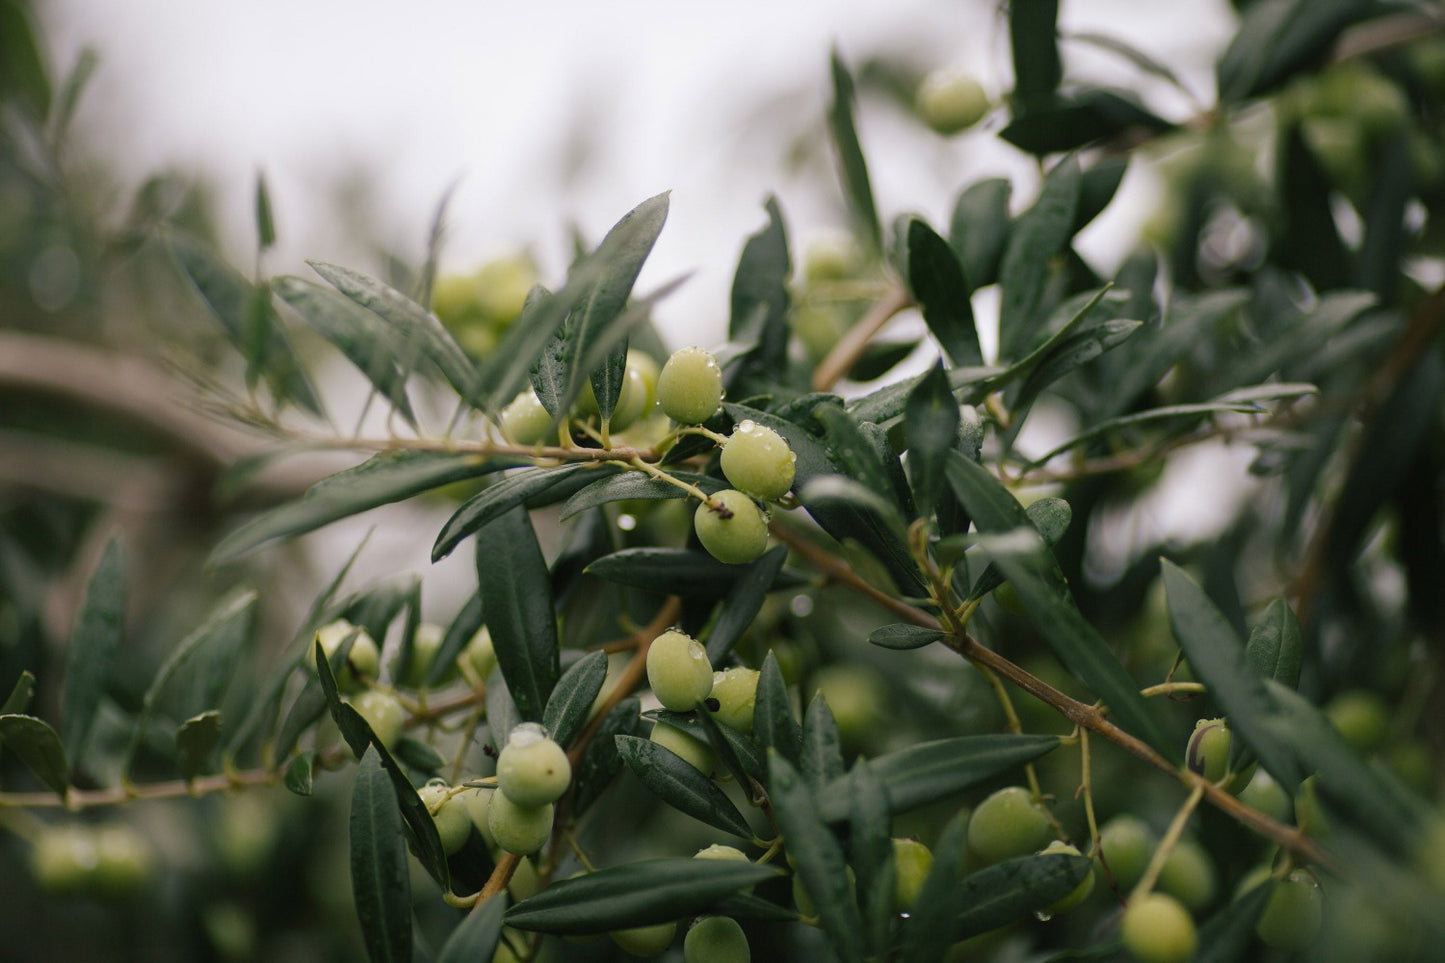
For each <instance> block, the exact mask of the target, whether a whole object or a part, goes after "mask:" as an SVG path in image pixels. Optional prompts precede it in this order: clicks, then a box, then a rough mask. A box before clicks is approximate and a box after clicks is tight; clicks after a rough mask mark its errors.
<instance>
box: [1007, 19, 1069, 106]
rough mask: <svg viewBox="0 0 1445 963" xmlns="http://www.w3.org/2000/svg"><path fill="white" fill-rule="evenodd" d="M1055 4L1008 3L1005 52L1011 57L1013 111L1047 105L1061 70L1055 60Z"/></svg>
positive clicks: (1059, 77)
mask: <svg viewBox="0 0 1445 963" xmlns="http://www.w3.org/2000/svg"><path fill="white" fill-rule="evenodd" d="M1058 16H1059V3H1058V0H1012V2H1010V3H1009V7H1008V32H1009V48H1010V51H1011V52H1012V54H1013V68H1014V92H1013V98H1014V103H1015V110H1023V111H1028V110H1031V109H1033V107H1034V106H1035V105H1036V104H1038V103H1039V102H1041V101H1047V100H1048V99H1049V98H1050V96H1051V95H1052V94H1053V92H1054V91H1055V90H1057V89H1058V86H1059V81H1060V80H1062V79H1063V76H1064V68H1063V64H1062V62H1061V61H1060V60H1059V38H1058V27H1057V21H1058Z"/></svg>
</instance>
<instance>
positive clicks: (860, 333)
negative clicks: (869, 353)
mask: <svg viewBox="0 0 1445 963" xmlns="http://www.w3.org/2000/svg"><path fill="white" fill-rule="evenodd" d="M912 303H913V299H912V298H911V297H909V295H908V292H907V291H906V290H904V288H903V285H901V284H895V285H893V286H892V287H890V288H889V290H888V293H887V294H885V295H883V297H881V298H879V299H878V300H877V301H875V302H874V303H873V306H872V307H870V308H869V309H868V313H867V314H865V315H863V317H861V318H859V319H858V323H857V324H855V325H853V327H851V328H849V329H848V331H847V333H846V334H844V335H843V337H841V338H839V339H838V343H837V344H835V345H833V350H831V351H829V352H828V355H827V357H825V358H824V359H823V360H822V361H821V362H820V363H819V364H818V367H817V369H816V370H814V372H813V390H814V391H827V390H829V389H830V388H832V387H833V386H834V385H835V384H837V383H838V382H839V380H841V379H842V377H843V375H845V374H847V373H848V369H850V368H852V367H853V365H854V364H856V363H857V361H858V359H859V358H860V357H862V356H863V351H864V350H865V349H866V348H867V347H868V342H869V341H872V340H873V336H874V335H876V334H877V333H878V332H879V331H881V330H882V329H883V326H884V325H885V324H887V323H888V322H889V321H890V320H892V318H893V316H894V315H896V314H897V313H898V312H900V311H902V310H903V309H904V308H906V307H908V306H909V305H910V304H912Z"/></svg>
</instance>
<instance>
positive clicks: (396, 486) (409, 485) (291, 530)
mask: <svg viewBox="0 0 1445 963" xmlns="http://www.w3.org/2000/svg"><path fill="white" fill-rule="evenodd" d="M517 464H519V462H518V461H516V460H513V459H502V458H486V457H484V456H481V455H448V454H441V453H437V452H422V451H398V452H383V453H382V454H379V455H375V456H373V457H372V458H370V459H368V460H367V461H365V462H363V463H362V464H360V465H358V466H356V467H355V468H348V469H347V470H345V471H343V472H338V473H337V474H335V475H332V476H331V477H330V478H326V479H323V480H321V481H319V482H317V483H316V484H315V485H312V486H311V487H310V488H309V489H307V490H306V494H305V495H303V496H301V498H300V499H299V500H297V501H294V502H289V503H287V504H285V505H282V506H281V507H280V508H277V509H274V510H273V511H270V512H267V513H266V514H265V515H262V516H261V517H260V518H257V519H255V520H254V521H251V522H248V523H247V524H245V525H243V526H242V527H241V528H239V529H237V530H236V531H234V532H232V533H231V534H230V535H228V536H227V537H226V538H225V539H224V540H222V542H221V544H220V545H218V546H217V547H216V550H215V551H214V552H212V553H211V559H210V563H211V564H212V565H222V564H225V563H226V562H233V561H235V560H236V559H238V558H240V557H241V556H243V555H245V554H246V553H248V552H250V551H252V550H253V549H255V548H256V547H258V546H260V545H262V544H264V543H266V542H268V541H270V540H271V539H273V538H286V537H290V536H293V535H304V534H305V533H307V532H311V531H315V530H316V529H318V528H320V527H322V526H323V525H329V524H331V523H332V522H335V521H339V520H340V519H343V518H349V517H351V516H352V515H357V514H360V513H361V512H364V511H367V510H368V509H372V508H376V507H378V506H380V505H389V504H391V503H392V502H399V501H401V500H403V499H405V498H410V497H411V496H412V495H419V494H421V493H422V492H425V491H430V490H432V489H433V488H440V487H441V486H443V485H449V484H451V483H452V482H456V481H463V480H465V479H468V478H476V477H478V476H479V475H485V474H487V473H488V472H494V471H500V470H501V469H503V468H511V467H512V466H514V465H517Z"/></svg>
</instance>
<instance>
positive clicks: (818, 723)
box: [798, 692, 843, 795]
mask: <svg viewBox="0 0 1445 963" xmlns="http://www.w3.org/2000/svg"><path fill="white" fill-rule="evenodd" d="M798 764H799V766H800V768H801V770H802V775H803V781H804V782H806V783H807V784H808V788H809V789H811V790H812V791H813V793H814V794H815V795H821V794H822V792H823V790H824V789H825V788H826V787H827V785H828V784H829V783H830V782H832V781H833V780H835V779H842V778H843V749H842V745H841V740H840V739H839V738H838V723H837V722H836V721H835V720H834V719H833V710H831V709H829V708H828V700H827V699H826V698H824V697H823V693H821V692H819V693H817V694H816V695H814V696H813V701H811V702H809V703H808V711H807V712H805V713H804V714H803V748H802V750H801V752H800V753H799V755H798Z"/></svg>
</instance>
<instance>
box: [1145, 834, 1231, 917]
mask: <svg viewBox="0 0 1445 963" xmlns="http://www.w3.org/2000/svg"><path fill="white" fill-rule="evenodd" d="M1159 888H1160V889H1161V890H1163V891H1164V892H1166V893H1168V894H1169V895H1170V896H1173V897H1174V898H1176V899H1177V900H1179V902H1181V903H1183V904H1184V906H1185V908H1186V909H1188V910H1189V911H1190V912H1194V913H1197V912H1199V911H1200V910H1202V909H1204V908H1205V907H1206V906H1208V905H1209V904H1210V903H1212V902H1214V894H1215V892H1216V891H1217V890H1218V888H1219V879H1218V875H1217V874H1216V873H1215V871H1214V861H1213V860H1212V859H1210V858H1209V854H1208V853H1207V852H1205V851H1204V847H1203V846H1200V845H1199V843H1198V842H1196V841H1195V840H1193V839H1181V840H1179V842H1178V843H1176V844H1175V846H1174V848H1173V849H1171V850H1170V851H1169V855H1168V856H1166V857H1164V865H1163V867H1162V868H1161V869H1160V871H1159Z"/></svg>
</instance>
